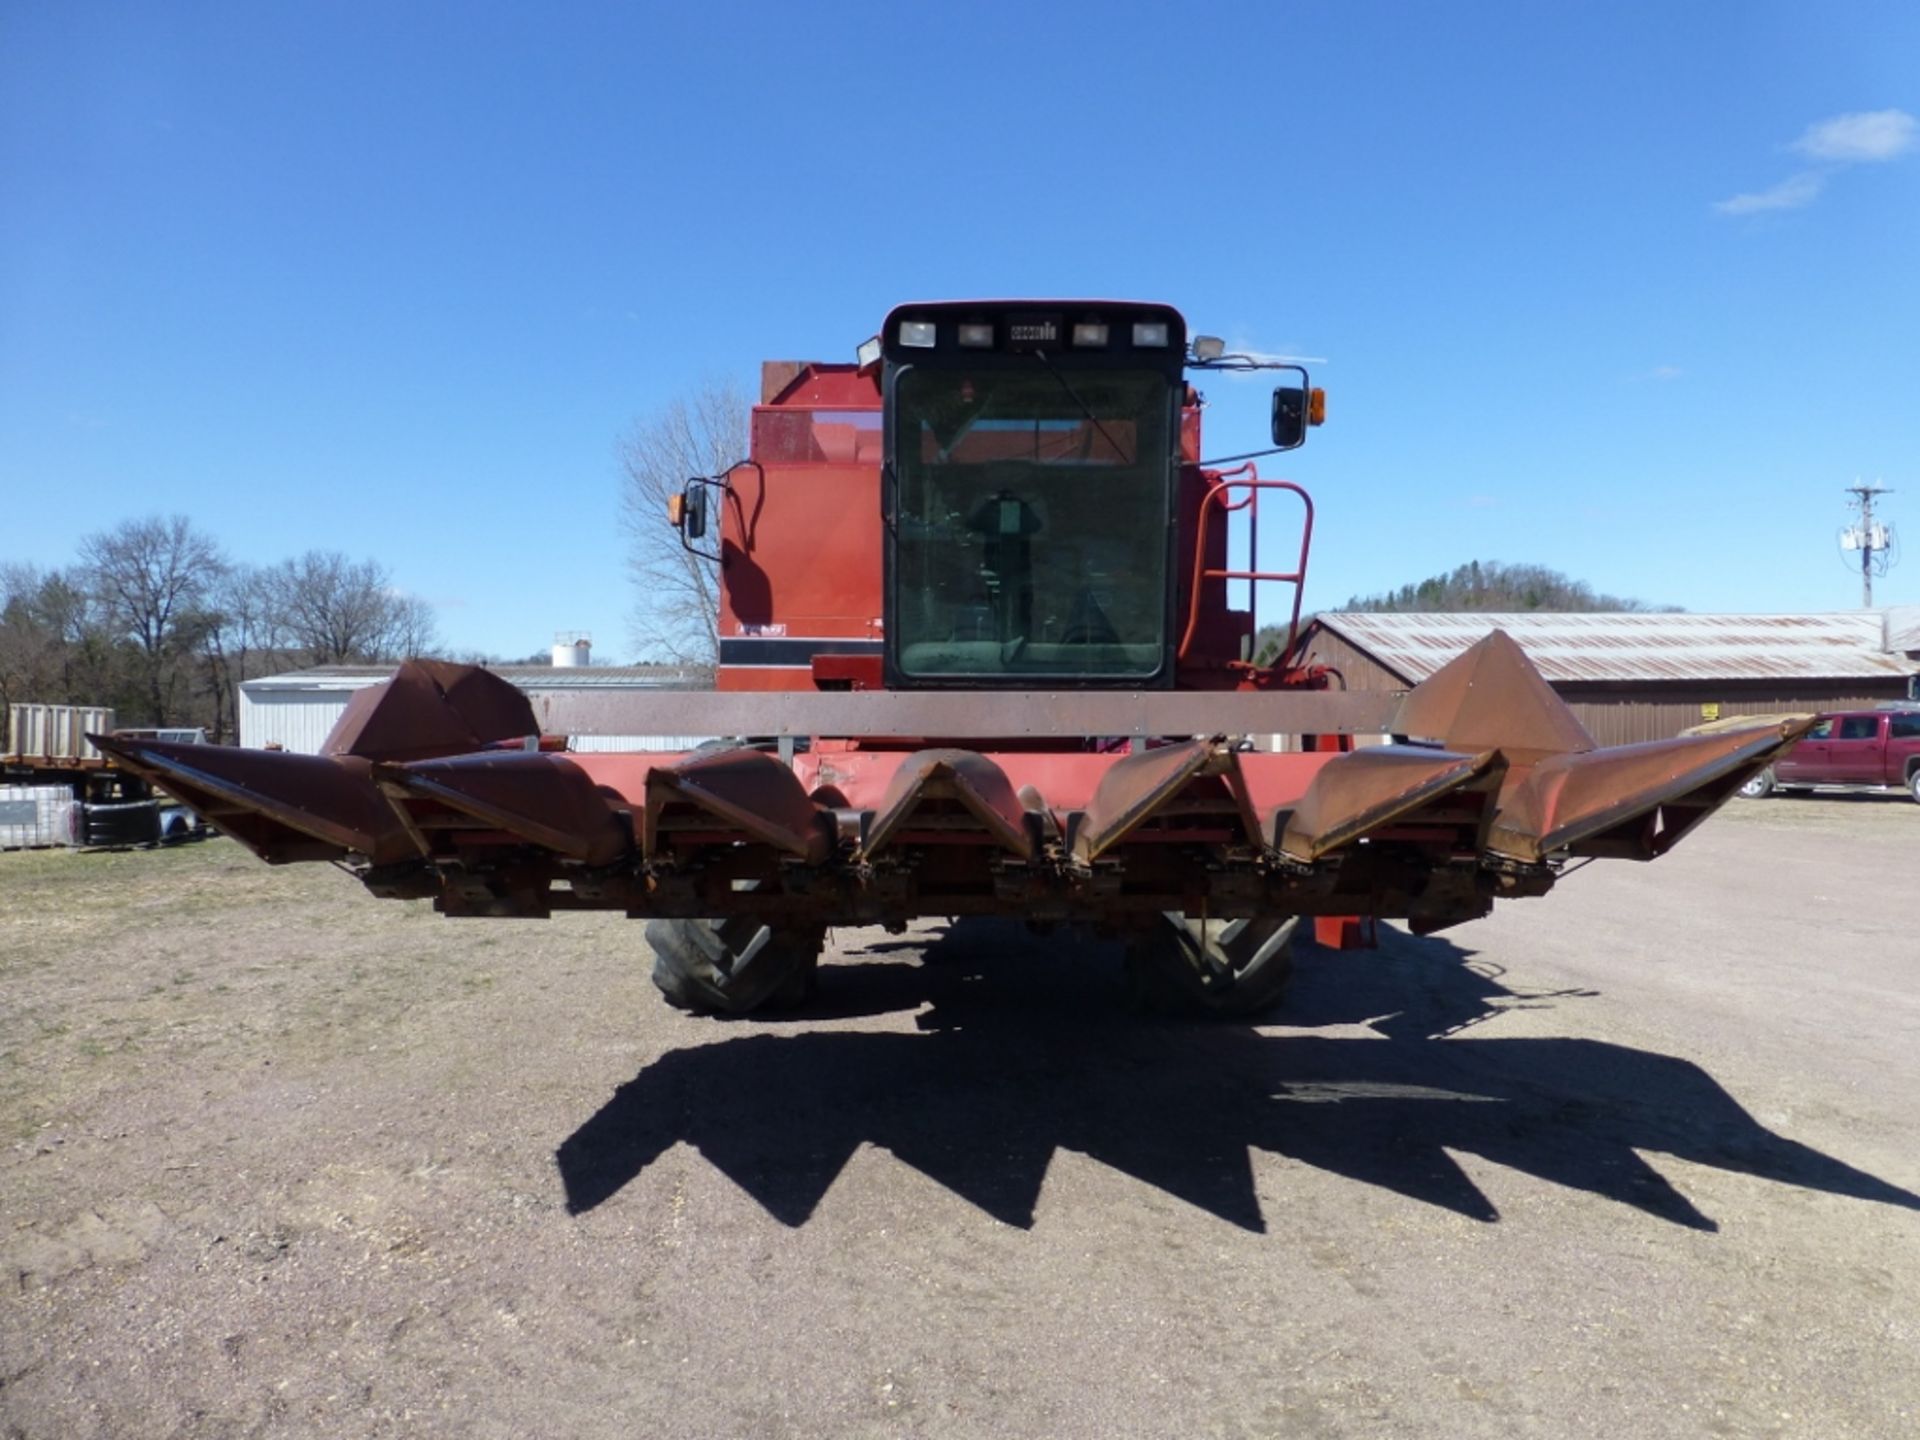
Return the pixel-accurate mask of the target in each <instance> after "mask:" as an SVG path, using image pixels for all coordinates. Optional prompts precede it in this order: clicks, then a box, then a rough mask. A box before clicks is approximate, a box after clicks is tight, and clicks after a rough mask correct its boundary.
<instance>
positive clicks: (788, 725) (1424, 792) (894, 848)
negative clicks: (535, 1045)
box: [98, 302, 1810, 1014]
mask: <svg viewBox="0 0 1920 1440" xmlns="http://www.w3.org/2000/svg"><path fill="white" fill-rule="evenodd" d="M1229 368H1238V369H1252V368H1281V369H1286V370H1290V371H1295V372H1296V373H1295V374H1293V375H1291V376H1290V377H1289V381H1290V383H1286V384H1283V385H1281V386H1280V387H1279V388H1278V389H1276V390H1275V391H1274V392H1273V434H1272V441H1273V450H1274V451H1282V450H1289V449H1293V448H1295V447H1297V446H1298V445H1300V444H1301V443H1302V442H1303V441H1304V440H1305V438H1306V435H1307V432H1308V429H1309V428H1310V427H1311V426H1313V425H1317V424H1318V423H1319V422H1320V420H1321V418H1322V416H1323V413H1324V399H1323V397H1322V394H1321V392H1319V391H1317V390H1314V389H1312V388H1311V387H1310V386H1309V384H1308V377H1307V375H1306V373H1305V371H1304V370H1298V367H1292V366H1285V367H1269V366H1267V365H1266V363H1265V362H1260V361H1255V360H1253V359H1250V358H1248V357H1242V356H1234V355H1229V354H1226V353H1225V352H1224V347H1223V346H1221V345H1220V344H1219V342H1217V341H1213V340H1209V339H1207V338H1206V337H1199V338H1197V339H1195V340H1193V341H1192V342H1191V343H1189V340H1188V336H1187V333H1186V324H1185V321H1184V320H1183V319H1182V318H1181V316H1180V315H1179V313H1178V312H1176V311H1174V310H1172V309H1170V308H1168V307H1165V306H1159V305H1138V304H1114V303H1107V302H1101V303H1091V302H1057V303H1032V302H1020V303H967V304H937V305H910V306H904V307H902V308H900V309H898V310H896V311H894V312H893V314H892V315H890V316H889V317H888V318H887V322H886V327H885V329H884V330H883V331H882V333H881V335H880V336H879V337H878V338H877V340H876V341H873V342H869V344H868V345H867V346H864V347H862V354H861V359H860V363H858V364H854V365H824V364H807V365H802V364H773V365H769V366H767V367H766V372H765V379H764V382H763V391H764V393H763V397H762V401H763V403H762V404H761V405H760V406H758V407H757V408H756V410H755V412H754V417H753V444H752V453H751V455H750V457H749V458H748V459H747V460H745V461H743V462H742V463H740V464H739V465H737V466H735V467H734V468H733V469H732V470H731V471H729V472H728V473H727V474H725V475H718V476H711V477H703V478H699V479H696V480H693V481H690V482H689V483H688V486H687V488H686V490H685V492H684V493H683V494H682V495H680V496H678V497H676V500H675V503H674V506H673V509H672V514H671V516H670V521H671V523H672V524H674V525H675V526H677V527H678V529H679V532H680V536H681V541H682V543H683V544H685V545H686V546H687V547H688V548H689V549H692V550H694V551H696V552H697V553H700V554H705V555H709V556H711V558H712V559H713V561H714V563H715V564H716V565H717V566H718V568H719V577H720V589H721V616H720V635H719V650H720V668H719V672H718V678H717V690H716V691H715V692H712V693H706V692H703V693H699V694H692V693H681V694H672V693H661V692H656V693H654V694H652V695H649V696H648V697H646V698H645V699H644V700H630V699H619V700H611V701H610V700H608V699H607V698H605V697H595V696H591V695H582V696H579V697H577V698H576V697H569V698H565V699H561V698H555V699H552V700H549V701H547V702H545V703H546V705H547V707H548V708H547V710H546V712H545V713H540V714H536V713H535V711H534V709H533V707H532V705H531V704H530V702H529V701H528V700H527V698H526V697H525V696H523V695H522V694H521V693H520V692H519V691H518V690H515V689H514V688H513V687H512V686H510V685H508V684H507V683H506V682H504V681H502V680H500V679H498V678H497V677H495V676H493V675H492V674H490V673H489V672H487V671H485V670H482V669H478V668H474V667H466V666H454V665H445V664H438V663H434V662H423V661H416V662H410V663H408V664H406V665H404V666H402V667H401V669H400V671H399V672H398V673H397V674H396V675H395V676H394V678H393V679H392V680H390V681H389V682H387V683H386V684H384V685H382V686H379V687H377V688H375V689H373V690H369V691H366V692H363V693H362V694H361V695H360V696H359V697H357V699H356V701H355V703H354V704H353V706H351V707H350V708H349V710H348V712H347V713H346V714H345V715H344V716H343V717H342V719H341V721H340V724H339V725H338V726H337V727H336V728H335V730H334V732H333V734H332V735H331V736H330V737H329V739H328V742H327V744H326V746H325V749H324V752H323V753H322V754H320V755H317V756H302V755H290V754H277V753H265V752H254V751H241V750H227V749H216V748H211V747H205V746H178V745H170V744H167V743H164V742H160V741H136V740H123V741H116V740H113V739H102V740H99V741H98V743H99V744H100V746H101V747H102V748H103V749H107V750H111V751H112V752H113V753H115V754H116V755H118V756H120V757H121V759H122V760H123V761H124V763H126V764H127V765H129V766H131V767H133V768H134V769H136V770H138V771H140V772H141V773H142V774H144V775H146V776H148V777H150V778H151V779H152V780H153V782H154V783H156V784H158V785H160V786H162V787H163V788H165V789H167V790H169V791H171V792H172V793H173V794H175V795H177V796H178V797H179V798H180V799H181V800H183V801H184V802H185V803H187V804H188V805H190V806H192V807H194V808H195V809H196V810H199V811H200V812H201V813H202V814H203V815H205V816H206V817H207V818H208V819H209V820H211V821H213V822H214V823H216V824H218V825H219V826H220V827H221V828H222V829H224V830H225V831H227V833H229V834H231V835H233V836H234V837H235V838H237V839H238V840H240V841H241V843H243V844H245V845H247V846H248V847H249V848H251V849H252V850H254V851H255V853H257V854H258V855H260V856H261V858H263V859H265V860H267V861H269V862H271V863H281V862H287V861H295V860H333V861H339V862H344V863H346V864H348V865H350V866H351V867H352V868H353V869H354V870H355V871H356V873H357V874H358V875H359V876H360V878H361V879H362V880H363V881H364V882H365V883H366V885H367V887H368V889H370V890H371V891H373V893H374V894H376V895H382V896H396V897H406V898H431V899H433V901H434V902H435V905H436V907H437V908H438V909H440V910H441V911H442V912H443V913H445V914H448V915H462V916H534V917H543V916H547V915H550V914H551V913H552V912H553V911H555V910H561V909H617V910H623V911H625V912H626V913H627V914H628V915H630V916H632V917H634V918H636V919H645V920H648V921H649V922H650V923H649V925H648V929H647V934H648V939H649V941H650V943H651V945H652V948H653V951H654V953H655V956H656V964H655V979H656V981H657V982H658V983H659V985H660V988H661V990H662V991H663V992H664V994H665V995H666V997H667V998H668V999H669V1000H671V1001H672V1002H673V1003H675V1004H677V1005H682V1006H685V1007H687V1008H690V1009H695V1010H703V1011H715V1012H742V1011H747V1010H752V1009H755V1008H758V1007H761V1006H769V1005H784V1004H791V1003H794V1002H797V1001H799V1000H801V999H803V998H804V997H805V995H806V994H807V993H808V990H809V988H810V986H811V983H812V979H813V972H814V967H815V964H816V962H817V959H818V956H819V953H820V950H821V948H822V945H823V942H824V938H825V934H826V931H827V929H828V927H830V926H835V925H868V924H878V925H887V926H892V927H898V926H901V925H903V924H905V923H906V922H907V921H908V920H910V919H912V918H914V917H916V916H922V915H942V916H955V915H974V914H992V915H1012V916H1020V917H1024V918H1026V919H1028V920H1029V921H1032V922H1034V923H1037V924H1048V923H1056V922H1073V923H1084V924H1089V925H1092V926H1096V927H1099V928H1100V929H1102V930H1104V931H1106V932H1109V933H1114V934H1118V935H1121V936H1123V937H1125V938H1126V939H1127V940H1128V942H1129V945H1128V954H1129V964H1130V972H1131V976H1132V980H1133V985H1134V989H1135V991H1136V993H1137V994H1138V996H1139V997H1140V998H1141V999H1142V1000H1143V1001H1145V1002H1147V1003H1151V1004H1155V1005H1160V1006H1164V1007H1168V1008H1173V1009H1178V1010H1182V1011H1187V1012H1202V1013H1223V1014H1247V1013H1251V1012H1253V1011H1256V1010H1258V1009H1260V1008H1263V1007H1264V1006H1266V1005H1268V1004H1270V1003H1272V1001H1273V1000H1274V998H1275V996H1276V995H1277V993H1278V990H1279V987H1280V985H1281V984H1282V983H1283V982H1284V980H1285V978H1286V973H1287V968H1288V950H1289V945H1290V941H1291V939H1292V935H1293V931H1294V928H1295V927H1296V925H1297V924H1298V923H1299V922H1300V920H1301V918H1302V917H1336V916H1363V917H1383V918H1392V919H1400V920H1404V921H1406V922H1407V923H1408V924H1409V926H1410V927H1411V928H1412V929H1414V930H1415V931H1417V932H1421V933H1426V932H1430V931H1434V930H1438V929H1440V928H1442V927H1443V926H1447V925H1452V924H1456V923H1458V922H1459V921H1462V920H1467V919H1471V918H1473V917H1476V916H1479V915H1484V914H1485V913H1487V911H1488V910H1489V909H1490V908H1491V906H1492V904H1493V902H1494V901H1495V900H1496V899H1499V898H1503V897H1522V896H1532V895H1541V894H1544V893H1545V892H1546V891H1547V890H1548V889H1550V888H1551V887H1552V885H1553V883H1554V880H1555V878H1556V877H1557V876H1558V875H1559V873H1560V872H1561V869H1562V867H1563V866H1565V865H1566V864H1567V862H1568V861H1569V860H1572V859H1576V858H1584V857H1590V856H1605V857H1616V858H1624V859H1636V860H1650V859H1653V858H1654V857H1656V856H1658V855H1660V854H1662V853H1663V852H1664V851H1666V850H1667V849H1668V848H1669V847H1671V846H1672V845H1673V844H1674V843H1675V842H1676V841H1677V840H1679V838H1680V837H1681V836H1683V835H1684V834H1686V833H1687V832H1688V831H1689V830H1691V829H1692V828H1693V826H1695V825H1697V824H1698V823H1699V822H1700V821H1701V819H1703V818H1704V817H1705V816H1706V815H1707V814H1708V813H1709V812H1711V811H1712V810H1713V809H1714V808H1716V807H1717V806H1719V805H1720V804H1721V803H1722V802H1724V801H1725V800H1727V799H1728V798H1729V797H1730V796H1732V795H1733V794H1734V793H1735V792H1736V791H1737V790H1738V789H1739V788H1740V786H1741V785H1742V784H1744V783H1745V782H1746V781H1747V780H1748V778H1749V777H1751V776H1753V775H1754V774H1756V773H1758V772H1759V771H1761V770H1762V769H1764V768H1765V767H1766V765H1767V764H1768V763H1769V762H1770V761H1771V760H1772V759H1773V758H1774V757H1775V756H1776V755H1777V754H1778V753H1779V752H1780V751H1781V750H1782V749H1784V748H1785V747H1786V746H1788V745H1790V744H1791V743H1792V742H1793V741H1794V740H1795V739H1796V738H1798V736H1799V735H1800V734H1802V733H1803V732H1804V730H1805V729H1806V724H1807V723H1810V722H1799V721H1793V722H1786V723H1774V724H1770V725H1764V726H1760V727H1756V728H1752V729H1744V730H1731V731H1726V732H1722V733H1718V734H1712V735H1700V736H1691V737H1684V738H1681V739H1676V740H1668V741H1661V742H1657V743H1653V744H1645V745H1633V746H1624V747H1617V748H1610V749H1602V748H1599V747H1597V746H1596V745H1595V744H1594V742H1593V739H1592V737H1591V736H1589V735H1588V734H1587V732H1586V731H1585V730H1584V729H1583V728H1582V727H1581V725H1580V723H1579V721H1578V720H1577V719H1576V718H1575V717H1574V716H1573V714H1572V713H1571V712H1570V711H1569V710H1568V709H1567V708H1566V707H1565V705H1564V704H1562V703H1561V701H1560V700H1559V698H1558V697H1557V696H1556V695H1555V694H1554V692H1553V691H1552V689H1551V688H1550V687H1549V686H1548V685H1547V684H1546V683H1545V681H1543V680H1542V679H1541V678H1540V676H1539V674H1538V672H1537V671H1535V670H1534V668H1533V667H1532V665H1531V664H1530V663H1529V662H1528V661H1527V659H1526V657H1525V656H1524V655H1523V654H1522V653H1521V652H1520V650H1519V648H1518V647H1517V646H1516V645H1515V644H1514V643H1513V642H1512V641H1511V640H1510V639H1508V638H1507V637H1506V636H1505V635H1504V634H1502V633H1499V632H1494V633H1492V634H1489V635H1488V636H1487V637H1486V638H1485V639H1484V640H1482V641H1481V642H1480V643H1479V644H1478V645H1476V646H1474V647H1473V648H1472V649H1471V650H1469V651H1467V652H1466V653H1465V654H1463V655H1461V656H1460V657H1459V658H1457V659H1456V660H1454V661H1453V662H1452V663H1451V664H1449V665H1448V666H1446V667H1445V668H1444V669H1442V670H1441V671H1439V672H1438V673H1437V674H1435V675H1434V676H1433V677H1432V678H1431V679H1429V680H1427V681H1426V682H1425V683H1423V684H1421V685H1419V686H1418V687H1417V688H1415V689H1414V690H1413V691H1411V692H1410V693H1408V694H1406V695H1404V696H1379V695H1367V694H1358V693H1348V692H1346V691H1345V690H1344V689H1340V688H1336V684H1335V682H1336V679H1337V677H1334V676H1332V675H1330V674H1329V673H1328V672H1326V671H1324V670H1322V669H1319V668H1317V667H1315V666H1313V665H1311V664H1309V663H1306V661H1305V660H1304V659H1303V657H1301V656H1300V655H1298V654H1297V653H1296V651H1295V647H1294V644H1293V637H1294V636H1296V635H1297V633H1298V630H1299V618H1300V593H1301V589H1302V586H1303V585H1304V582H1305V579H1306V570H1307V554H1308V547H1309V544H1310V541H1311V535H1312V515H1313V510H1312V502H1311V500H1310V498H1309V497H1308V496H1307V494H1306V492H1305V491H1304V490H1302V489H1300V488H1299V487H1298V486H1296V485H1294V484H1292V483H1290V482H1287V481H1283V480H1270V479H1262V478H1261V477H1260V476H1259V475H1258V473H1257V472H1256V471H1255V470H1254V469H1253V467H1252V466H1250V465H1241V466H1239V467H1238V468H1234V469H1225V468H1221V465H1220V464H1219V463H1212V464H1210V463H1207V462H1204V461H1203V460H1202V457H1201V449H1200V405H1201V401H1200V397H1199V395H1198V394H1197V393H1196V391H1195V390H1194V389H1193V388H1192V387H1191V386H1190V385H1189V384H1188V381H1187V376H1188V374H1189V373H1190V372H1195V371H1199V372H1205V371H1207V370H1210V369H1229ZM1265 453H1271V452H1265ZM1244 458H1246V457H1234V459H1236V460H1241V459H1244ZM1263 503H1264V504H1265V505H1266V507H1267V508H1268V509H1269V510H1271V509H1272V508H1273V507H1274V506H1275V505H1278V504H1284V505H1285V506H1287V507H1289V512H1290V513H1289V514H1286V515H1283V516H1282V517H1281V518H1282V519H1288V518H1292V516H1298V517H1299V520H1300V546H1299V552H1298V560H1297V563H1295V565H1294V567H1293V568H1292V569H1290V570H1287V571H1285V572H1275V573H1270V572H1262V571H1260V570H1258V569H1257V568H1255V562H1254V561H1253V560H1251V559H1250V560H1247V561H1245V562H1244V563H1243V564H1241V565H1240V566H1238V567H1236V566H1235V564H1234V563H1233V562H1232V560H1231V559H1230V557H1229V547H1228V526H1229V521H1230V517H1237V521H1236V523H1237V525H1238V527H1239V529H1240V534H1241V536H1242V537H1244V538H1242V539H1241V540H1240V541H1238V542H1237V543H1236V546H1235V550H1236V552H1237V551H1238V550H1239V549H1240V547H1241V545H1244V546H1245V553H1246V554H1247V555H1249V556H1258V555H1259V554H1260V553H1261V548H1260V546H1259V545H1258V542H1257V540H1256V539H1255V538H1254V537H1255V535H1256V534H1257V528H1258V524H1259V521H1260V518H1261V515H1260V512H1261V508H1262V505H1263ZM1268 518H1269V520H1271V519H1272V518H1273V517H1271V516H1269V517H1268ZM1230 581H1243V582H1246V584H1247V588H1248V589H1249V591H1250V590H1251V589H1252V588H1253V587H1256V586H1261V585H1267V586H1276V587H1282V588H1284V589H1285V590H1287V591H1289V592H1290V594H1289V597H1288V598H1289V607H1290V609H1289V613H1290V615H1291V621H1290V625H1289V643H1288V644H1287V646H1286V647H1285V648H1284V649H1283V650H1282V651H1281V652H1280V654H1279V655H1278V657H1277V658H1275V659H1273V660H1272V661H1271V663H1267V664H1262V663H1259V662H1258V661H1256V659H1255V658H1254V657H1253V655H1252V644H1253V636H1254V619H1253V614H1252V609H1251V602H1249V607H1248V608H1247V609H1245V610H1240V609H1235V608H1232V607H1231V605H1230V604H1229V591H1228V585H1229V582H1230ZM594 733H600V734H646V733H656V734H663V735H665V734H687V733H695V734H725V735H734V736H738V737H739V739H738V740H735V741H731V742H727V743H724V744H713V745H709V746H707V747H703V748H702V749H700V750H698V751H695V752H692V753H687V754H657V753H644V754H642V753H635V754H597V753H596V754H588V753H571V752H569V750H568V748H567V737H568V736H569V735H585V734H594ZM1269 735H1283V736H1296V737H1300V739H1299V742H1298V748H1294V749H1290V750H1287V751H1280V752H1266V751H1258V750H1253V749H1250V748H1247V746H1246V744H1245V740H1246V737H1249V736H1269ZM1355 735H1390V736H1392V737H1393V743H1391V744H1387V745H1374V746H1367V747H1363V748H1358V749H1356V748H1353V745H1352V737H1353V736H1355Z"/></svg>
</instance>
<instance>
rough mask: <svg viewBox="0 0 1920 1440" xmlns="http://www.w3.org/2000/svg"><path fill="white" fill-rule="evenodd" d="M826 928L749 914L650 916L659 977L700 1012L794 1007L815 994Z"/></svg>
mask: <svg viewBox="0 0 1920 1440" xmlns="http://www.w3.org/2000/svg"><path fill="white" fill-rule="evenodd" d="M825 943H826V931H825V930H824V929H817V928H810V927H806V926H785V925H783V926H773V925H761V924H758V923H756V922H755V921H752V920H748V919H739V918H736V919H732V920H649V921H648V922H647V944H648V945H650V946H652V947H653V983H654V984H655V985H657V986H658V987H659V988H660V993H661V994H662V995H664V996H665V997H666V999H667V1003H668V1004H669V1005H677V1006H679V1007H680V1008H681V1009H682V1010H691V1011H693V1012H694V1013H695V1014H696V1015H745V1014H748V1013H749V1012H751V1011H754V1010H788V1009H792V1008H793V1007H794V1006H796V1005H799V1004H801V1003H803V1002H804V1001H805V1000H806V999H807V997H808V996H809V995H811V994H812V993H813V978H814V972H815V970H816V968H817V967H818V965H819V963H820V950H821V947H822V946H823V945H824V944H825Z"/></svg>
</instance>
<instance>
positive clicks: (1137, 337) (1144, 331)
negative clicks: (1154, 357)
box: [1133, 320, 1167, 350]
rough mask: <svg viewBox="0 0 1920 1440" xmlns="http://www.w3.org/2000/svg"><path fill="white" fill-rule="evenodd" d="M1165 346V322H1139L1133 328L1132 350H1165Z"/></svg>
mask: <svg viewBox="0 0 1920 1440" xmlns="http://www.w3.org/2000/svg"><path fill="white" fill-rule="evenodd" d="M1166 344H1167V322H1166V321H1164V320H1141V321H1137V322H1135V324H1134V327H1133V348H1134V349H1136V350H1145V349H1148V348H1150V347H1151V348H1158V349H1165V348H1166Z"/></svg>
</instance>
